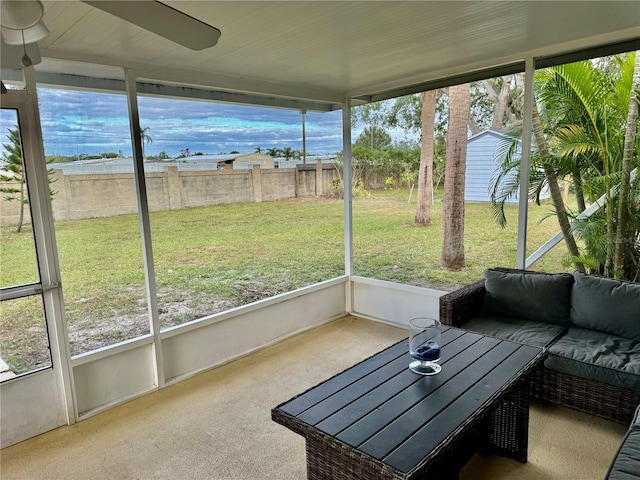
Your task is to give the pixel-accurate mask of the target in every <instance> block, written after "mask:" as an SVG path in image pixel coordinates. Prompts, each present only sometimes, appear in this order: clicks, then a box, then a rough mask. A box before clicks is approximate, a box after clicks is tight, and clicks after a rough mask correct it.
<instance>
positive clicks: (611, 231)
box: [494, 52, 640, 279]
mask: <svg viewBox="0 0 640 480" xmlns="http://www.w3.org/2000/svg"><path fill="white" fill-rule="evenodd" d="M635 58H636V53H633V52H632V53H630V54H625V55H622V56H618V57H612V58H610V59H606V60H604V61H602V62H600V63H599V64H596V63H594V62H591V61H583V62H577V63H573V64H566V65H560V66H557V67H552V68H549V69H546V70H541V71H539V72H537V73H536V97H537V99H538V100H539V102H540V107H541V108H540V115H539V116H538V115H537V114H536V113H537V109H534V137H535V139H536V144H537V147H538V151H537V154H536V155H534V156H533V162H532V163H533V168H540V167H542V168H543V169H544V173H545V177H546V178H545V182H546V184H547V185H548V187H549V190H550V193H551V197H552V201H553V203H554V208H555V211H556V215H557V217H558V221H559V224H560V227H561V230H562V232H563V236H564V238H565V242H566V243H567V247H568V251H569V255H570V257H571V260H572V262H573V263H574V265H575V266H576V268H580V266H581V265H580V264H584V265H585V266H588V267H589V268H590V269H591V270H592V271H596V272H598V273H602V274H605V275H607V276H619V277H623V278H627V279H633V278H636V277H637V276H638V274H639V272H640V269H639V268H640V267H639V266H638V264H639V263H640V251H639V250H640V248H638V237H639V236H640V219H639V218H638V217H639V215H640V212H639V211H638V210H640V205H638V204H637V203H635V202H634V201H628V202H626V201H625V200H624V199H622V202H623V203H626V204H627V206H626V208H624V207H623V208H624V210H625V212H619V208H620V202H619V201H618V199H617V196H618V192H619V191H621V193H622V194H623V196H627V193H626V191H625V189H626V187H625V186H624V185H625V182H626V180H625V182H622V183H621V179H624V178H625V177H626V176H627V173H625V172H628V174H629V177H630V172H631V169H632V167H633V156H634V154H633V152H634V151H635V152H637V151H638V140H637V137H635V139H633V138H632V137H631V136H630V135H631V134H630V133H627V132H632V131H633V132H637V129H638V122H637V117H635V118H634V115H633V113H632V112H631V110H632V109H633V102H637V96H638V89H637V87H636V88H634V87H632V85H633V78H634V65H635V63H636V62H635ZM534 107H535V103H534ZM630 107H631V108H630ZM630 112H631V113H630ZM543 128H544V130H543ZM625 138H626V139H627V142H626V144H627V149H628V153H627V157H625V153H624V152H625ZM625 158H626V163H625V160H624V159H625ZM636 162H637V156H636ZM516 164H517V162H512V163H511V166H515V165H516ZM623 165H624V167H623ZM636 165H637V163H636ZM506 166H507V162H505V164H504V165H503V167H506ZM502 173H504V170H503V172H502ZM558 178H570V179H571V180H572V182H573V186H574V190H575V192H576V198H577V201H578V213H580V212H582V211H583V210H584V209H585V204H586V202H589V203H594V202H596V201H597V200H598V199H600V198H601V199H602V202H601V203H602V208H600V209H599V211H597V212H596V213H595V214H593V215H591V216H588V217H586V218H585V216H584V215H583V216H582V217H577V214H576V213H575V212H568V211H567V210H566V207H565V206H564V204H563V202H562V198H561V196H560V195H559V191H558V190H557V179H558ZM496 183H497V182H496ZM638 183H640V182H636V184H635V185H633V184H631V183H630V181H629V183H628V185H629V189H628V195H629V197H628V198H631V199H632V200H633V199H637V198H638V196H640V188H639V187H638ZM495 188H496V185H494V189H495ZM498 207H499V205H498ZM497 210H499V208H498V209H497ZM620 214H622V218H620ZM571 217H574V222H573V224H572V225H571V226H570V225H569V218H571ZM576 217H577V218H576ZM573 235H575V236H576V237H577V238H579V239H580V240H582V241H583V242H584V247H583V252H582V253H581V252H580V251H579V249H578V247H577V246H574V245H576V244H575V240H573ZM616 238H618V241H617V240H616ZM621 240H622V241H621ZM622 247H625V249H623V248H622ZM623 250H625V251H626V253H623ZM616 252H618V259H617V260H615V259H614V255H615V253H616Z"/></svg>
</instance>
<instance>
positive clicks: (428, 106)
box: [415, 90, 436, 227]
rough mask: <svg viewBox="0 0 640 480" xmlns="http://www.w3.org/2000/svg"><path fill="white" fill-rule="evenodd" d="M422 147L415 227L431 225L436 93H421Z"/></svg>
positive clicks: (433, 91)
mask: <svg viewBox="0 0 640 480" xmlns="http://www.w3.org/2000/svg"><path fill="white" fill-rule="evenodd" d="M420 99H421V100H422V114H421V117H420V120H421V123H422V145H421V149H420V171H419V173H418V206H417V209H416V218H415V225H416V226H417V227H425V226H427V225H430V224H431V199H432V195H433V134H434V130H435V127H434V123H435V119H436V91H435V90H431V91H429V92H422V93H421V94H420Z"/></svg>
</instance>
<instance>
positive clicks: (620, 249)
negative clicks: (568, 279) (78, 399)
mask: <svg viewBox="0 0 640 480" xmlns="http://www.w3.org/2000/svg"><path fill="white" fill-rule="evenodd" d="M631 92H640V55H639V54H637V53H636V58H635V66H634V69H633V80H632V82H631ZM639 101H640V99H638V98H634V95H631V98H630V99H629V113H628V116H627V128H626V130H625V134H624V149H623V153H622V177H621V179H620V194H619V199H618V225H617V231H616V242H615V250H614V253H613V269H614V273H615V274H616V275H617V276H620V274H621V272H624V270H626V268H627V266H626V265H625V249H626V248H625V243H626V242H625V238H630V234H631V232H632V229H631V228H629V227H630V226H629V222H628V219H629V213H630V212H629V205H630V202H629V197H630V190H631V170H632V168H633V153H634V151H635V148H634V147H635V144H636V137H637V133H638V115H639V111H638V110H639V106H638V103H639Z"/></svg>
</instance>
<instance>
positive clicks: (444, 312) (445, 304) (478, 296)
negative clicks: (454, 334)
mask: <svg viewBox="0 0 640 480" xmlns="http://www.w3.org/2000/svg"><path fill="white" fill-rule="evenodd" d="M485 293H486V289H485V287H484V279H482V280H478V281H477V282H475V283H472V284H470V285H466V286H464V287H462V288H460V289H458V290H455V291H453V292H451V293H447V294H446V295H443V296H442V297H440V321H441V322H442V323H443V324H444V325H451V326H454V327H458V326H460V325H461V324H462V323H463V322H464V320H466V319H468V318H469V317H471V316H473V315H474V314H476V313H479V312H480V310H481V309H482V304H483V302H484V295H485Z"/></svg>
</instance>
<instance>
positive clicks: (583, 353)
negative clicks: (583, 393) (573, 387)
mask: <svg viewBox="0 0 640 480" xmlns="http://www.w3.org/2000/svg"><path fill="white" fill-rule="evenodd" d="M544 364H545V366H546V367H547V368H551V369H553V370H558V371H561V372H565V373H569V374H571V375H576V376H578V377H583V378H589V379H592V380H596V381H599V382H603V383H608V384H609V385H615V386H618V387H624V388H629V389H632V390H637V391H640V342H638V341H637V340H631V339H628V338H623V337H619V336H616V335H611V334H609V333H604V332H597V331H595V330H588V329H584V328H580V327H571V328H569V329H568V330H567V333H565V334H564V335H563V336H562V337H560V338H559V339H558V340H557V341H556V342H555V343H553V345H551V346H550V347H549V356H548V357H547V359H546V360H545V363H544Z"/></svg>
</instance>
